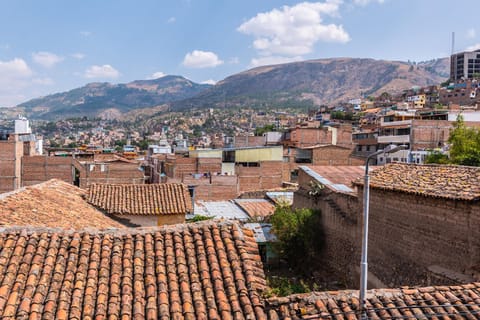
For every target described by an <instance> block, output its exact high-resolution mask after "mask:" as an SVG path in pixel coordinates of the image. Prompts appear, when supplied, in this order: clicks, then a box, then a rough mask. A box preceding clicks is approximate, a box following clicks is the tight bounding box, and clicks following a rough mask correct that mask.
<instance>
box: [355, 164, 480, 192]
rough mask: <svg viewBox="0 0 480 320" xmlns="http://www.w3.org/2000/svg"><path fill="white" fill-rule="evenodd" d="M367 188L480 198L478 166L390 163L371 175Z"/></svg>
mask: <svg viewBox="0 0 480 320" xmlns="http://www.w3.org/2000/svg"><path fill="white" fill-rule="evenodd" d="M356 183H357V184H363V181H361V180H357V181H356ZM370 187H371V188H379V189H384V190H392V191H400V192H406V193H413V194H418V195H423V196H431V197H440V198H447V199H460V200H469V201H473V200H478V199H480V168H478V167H464V166H452V165H416V164H402V163H392V164H388V165H386V166H384V167H382V168H379V169H377V170H375V171H374V172H373V173H371V174H370Z"/></svg>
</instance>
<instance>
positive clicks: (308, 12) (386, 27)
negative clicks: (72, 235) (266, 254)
mask: <svg viewBox="0 0 480 320" xmlns="http://www.w3.org/2000/svg"><path fill="white" fill-rule="evenodd" d="M478 12H480V1H478V0H458V1H448V2H447V1H444V0H322V1H318V2H308V1H307V2H301V1H279V0H241V1H240V0H136V1H134V0H82V1H79V0H77V1H74V0H71V1H65V0H42V1H39V0H0V107H9V106H14V105H17V104H19V103H21V102H25V101H27V100H29V99H32V98H36V97H40V96H44V95H47V94H52V93H56V92H62V91H67V90H71V89H74V88H77V87H81V86H83V85H85V84H87V83H90V82H111V83H127V82H130V81H133V80H140V79H153V78H158V77H161V76H164V75H181V76H184V77H186V78H188V79H190V80H192V81H195V82H198V83H212V84H214V83H216V82H218V81H221V80H222V79H224V78H226V77H228V76H230V75H232V74H235V73H238V72H241V71H244V70H248V69H250V68H253V67H257V66H262V65H269V64H277V63H285V62H292V61H301V60H309V59H320V58H333V57H354V58H374V59H386V60H402V61H408V60H410V61H417V62H418V61H424V60H430V59H434V58H441V57H447V56H449V55H450V53H451V51H452V32H454V33H455V46H454V51H455V52H461V51H465V50H472V49H475V48H479V49H480V24H479V23H478V21H479V20H478Z"/></svg>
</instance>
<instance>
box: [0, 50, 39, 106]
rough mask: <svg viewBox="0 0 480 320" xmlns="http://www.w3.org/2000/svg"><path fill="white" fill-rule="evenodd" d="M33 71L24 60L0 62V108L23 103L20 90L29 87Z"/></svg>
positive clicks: (23, 97) (16, 59)
mask: <svg viewBox="0 0 480 320" xmlns="http://www.w3.org/2000/svg"><path fill="white" fill-rule="evenodd" d="M32 76H33V71H32V70H31V69H30V67H29V66H28V64H27V63H26V62H25V60H23V59H20V58H15V59H13V60H10V61H1V60H0V106H13V105H15V104H18V103H20V102H22V101H24V99H25V96H24V95H23V94H22V90H23V89H25V88H26V87H28V86H29V84H30V82H31V78H32Z"/></svg>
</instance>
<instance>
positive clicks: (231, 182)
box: [169, 175, 238, 201]
mask: <svg viewBox="0 0 480 320" xmlns="http://www.w3.org/2000/svg"><path fill="white" fill-rule="evenodd" d="M169 182H171V181H170V180H169ZM179 182H181V183H184V184H186V185H188V186H195V201H196V200H204V201H221V200H231V199H235V198H236V197H237V196H238V178H237V176H215V175H212V176H211V177H203V176H202V177H200V178H198V179H196V178H195V177H193V176H192V175H185V176H184V177H183V179H182V180H180V181H179Z"/></svg>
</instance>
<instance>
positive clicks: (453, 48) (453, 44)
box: [452, 31, 455, 55]
mask: <svg viewBox="0 0 480 320" xmlns="http://www.w3.org/2000/svg"><path fill="white" fill-rule="evenodd" d="M454 52H455V31H453V32H452V55H453V53H454Z"/></svg>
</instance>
